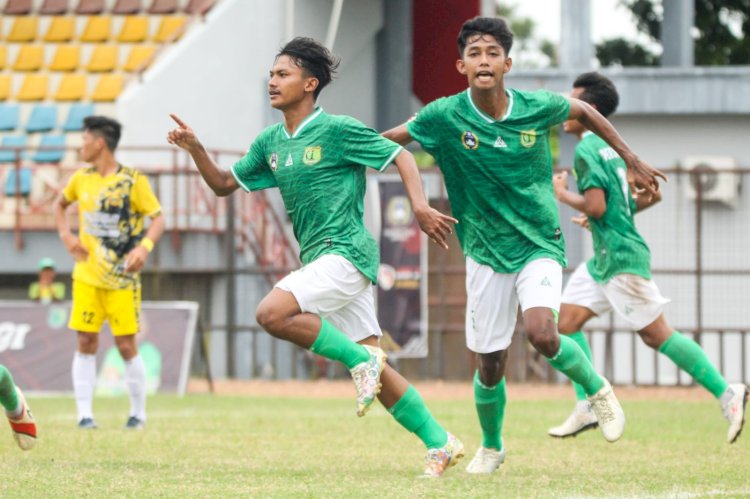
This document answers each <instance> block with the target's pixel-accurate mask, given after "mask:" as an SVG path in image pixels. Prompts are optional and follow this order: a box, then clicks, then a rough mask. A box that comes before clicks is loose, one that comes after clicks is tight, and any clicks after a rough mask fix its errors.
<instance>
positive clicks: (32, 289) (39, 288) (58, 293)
mask: <svg viewBox="0 0 750 499" xmlns="http://www.w3.org/2000/svg"><path fill="white" fill-rule="evenodd" d="M37 269H38V270H39V274H38V277H37V280H36V281H35V282H32V283H31V284H30V285H29V299H30V300H34V301H38V302H39V303H42V304H44V305H47V304H49V303H52V302H55V301H63V300H64V299H65V284H63V283H61V282H55V269H56V265H55V261H54V260H53V259H52V258H42V259H41V260H39V263H38V264H37Z"/></svg>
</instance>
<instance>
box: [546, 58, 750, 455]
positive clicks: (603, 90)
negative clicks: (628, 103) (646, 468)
mask: <svg viewBox="0 0 750 499" xmlns="http://www.w3.org/2000/svg"><path fill="white" fill-rule="evenodd" d="M570 96H571V97H572V98H574V99H580V100H582V101H584V102H587V103H589V104H590V105H591V106H592V107H594V108H596V109H597V110H598V111H599V112H600V113H601V114H602V115H603V116H609V115H610V114H612V113H613V112H614V111H615V109H616V108H617V105H618V102H619V96H618V94H617V89H616V88H615V86H614V84H613V83H612V82H611V81H610V80H609V79H608V78H606V77H605V76H603V75H601V74H599V73H596V72H591V73H584V74H582V75H580V76H579V77H578V78H577V79H576V80H575V82H574V83H573V90H572V92H571V93H570ZM563 129H564V130H565V132H567V133H569V134H572V135H575V136H576V137H578V139H579V140H580V142H579V143H578V145H577V146H576V150H575V160H574V166H573V175H574V176H575V178H576V182H577V184H578V191H579V193H580V194H579V193H574V192H571V191H569V190H568V177H567V173H561V174H558V175H555V177H554V189H555V195H556V197H557V198H558V199H559V200H560V201H561V202H563V203H565V204H567V205H569V206H572V207H573V208H575V209H577V210H579V211H581V212H583V213H585V214H586V215H587V218H588V223H589V228H590V230H591V235H592V237H593V241H594V256H593V257H592V258H591V259H590V260H589V261H588V262H584V263H581V264H580V265H579V266H578V268H577V269H576V270H575V272H574V273H573V275H572V276H571V277H570V280H569V281H568V284H567V285H566V286H565V290H564V291H563V296H562V306H561V308H560V319H559V322H558V328H559V331H560V333H562V334H565V335H567V337H568V338H571V339H572V340H574V341H575V342H576V343H577V344H578V345H579V346H580V347H581V348H582V349H583V351H584V352H585V353H586V355H587V356H588V357H589V358H590V357H591V349H590V348H589V345H588V342H587V341H586V336H585V335H584V333H583V332H582V331H581V329H582V328H583V325H584V324H586V322H587V321H588V320H589V319H591V318H592V317H594V316H597V315H601V314H603V313H606V312H609V311H610V310H612V309H614V310H615V311H616V312H617V314H618V315H620V316H621V317H622V318H623V319H624V320H625V321H626V322H627V323H628V324H630V325H631V326H632V327H633V329H634V330H636V331H638V334H639V335H640V336H641V339H642V340H643V341H644V343H646V345H648V346H650V347H651V348H653V349H654V350H657V351H659V352H661V353H663V354H664V355H666V356H667V357H669V358H670V359H671V360H672V362H674V363H675V364H677V366H678V367H679V368H680V369H682V370H684V371H685V372H687V373H688V374H690V375H691V376H692V377H693V379H695V381H696V382H698V383H699V384H700V385H701V386H703V387H704V388H705V389H706V390H708V391H709V392H711V394H713V396H714V397H716V398H717V399H718V400H719V403H720V404H721V409H722V411H723V412H724V416H725V417H726V418H727V420H728V421H729V432H728V433H727V440H728V441H729V442H730V443H732V442H734V441H735V440H737V437H738V436H739V434H740V431H741V430H742V425H743V422H744V414H745V404H746V403H747V398H748V392H747V387H746V386H745V385H743V384H741V383H737V384H731V385H730V384H729V383H727V381H726V380H725V379H724V377H723V376H722V375H721V374H720V373H719V371H718V370H717V369H716V366H714V365H713V364H712V363H711V361H710V360H709V359H708V357H707V356H706V353H705V352H704V351H703V349H702V348H701V347H700V345H698V344H697V343H695V342H694V341H693V340H691V339H689V338H687V337H686V336H684V335H683V334H681V333H680V332H679V331H675V330H674V329H673V328H672V327H671V326H670V325H669V324H668V323H667V320H666V319H665V318H664V314H663V313H662V311H663V310H664V307H665V305H666V304H667V303H669V300H668V299H666V298H664V297H663V296H662V295H661V293H660V292H659V289H658V288H657V287H656V284H655V283H654V281H652V280H651V253H650V251H649V249H648V246H647V245H646V242H645V241H644V240H643V238H642V237H641V235H640V234H639V233H638V230H637V229H636V228H635V221H634V220H633V216H634V215H635V213H636V212H640V211H642V210H644V209H646V208H648V207H649V206H651V205H653V204H654V203H657V202H659V201H660V200H661V195H660V194H659V193H650V192H645V191H641V190H636V191H635V192H633V191H631V189H630V186H629V184H628V181H627V176H626V171H625V164H624V162H623V160H622V159H620V157H619V156H618V155H617V153H616V152H615V151H614V150H613V149H612V148H611V147H609V146H608V145H607V144H606V143H605V142H604V141H603V140H602V139H600V138H599V137H597V136H596V135H594V134H592V133H591V132H590V131H589V130H588V129H587V128H586V126H585V125H583V124H582V123H580V122H579V121H576V120H569V121H566V122H565V123H564V124H563ZM573 386H574V388H575V392H576V397H577V399H578V403H577V404H576V408H575V410H574V411H573V413H572V414H571V415H570V417H568V419H567V420H566V421H565V422H564V423H563V424H562V425H560V426H557V427H554V428H550V430H549V434H550V435H551V436H553V437H570V436H574V435H576V434H578V433H580V432H582V431H585V430H587V429H589V428H593V427H595V426H596V425H597V418H596V415H595V414H593V413H592V412H591V409H590V406H589V402H588V401H587V400H586V397H585V393H584V391H583V389H582V387H581V386H580V385H578V384H577V383H574V384H573Z"/></svg>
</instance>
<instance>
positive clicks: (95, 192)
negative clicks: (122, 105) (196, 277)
mask: <svg viewBox="0 0 750 499" xmlns="http://www.w3.org/2000/svg"><path fill="white" fill-rule="evenodd" d="M83 126H84V131H83V144H82V146H81V159H82V160H83V161H85V162H87V163H90V164H91V166H89V167H86V168H81V169H79V170H78V171H76V172H75V173H74V174H73V176H72V177H71V178H70V180H69V181H68V183H67V185H66V186H65V189H63V191H62V193H61V194H60V196H59V197H58V199H57V201H56V203H55V218H56V220H57V227H58V232H59V235H60V239H62V242H63V244H64V245H65V248H66V249H67V250H68V252H69V253H70V254H71V255H72V256H73V258H74V259H75V260H76V264H75V268H74V269H73V307H72V310H71V313H70V321H69V324H68V327H70V329H72V330H74V331H77V334H78V349H77V351H76V353H75V355H74V357H73V389H74V391H75V396H76V406H77V408H78V427H79V428H82V429H94V428H96V422H95V421H94V415H93V410H92V405H93V397H94V388H95V385H96V351H97V349H98V347H99V331H100V329H101V327H102V324H103V323H104V321H105V320H107V321H108V322H109V327H110V329H111V330H112V334H113V335H114V339H115V345H117V349H118V350H119V352H120V355H122V358H123V360H124V361H125V382H126V384H127V387H128V392H129V396H130V417H129V418H128V420H127V423H126V425H125V427H126V428H130V429H142V428H143V427H144V425H145V423H146V389H145V383H146V373H145V369H144V366H143V360H142V359H141V357H140V355H138V345H137V343H136V340H135V335H136V333H138V330H139V328H140V325H139V316H140V309H141V282H140V276H139V272H140V270H141V269H142V268H143V266H144V264H145V263H146V259H147V258H148V254H149V253H150V252H151V250H153V248H154V245H155V244H156V242H157V241H158V240H159V238H160V237H161V235H162V233H163V232H164V217H163V215H162V213H161V206H160V204H159V201H158V199H156V196H154V193H153V192H152V190H151V186H150V185H149V183H148V179H147V178H146V176H145V175H143V174H142V173H140V172H138V171H137V170H135V169H133V168H128V167H126V166H123V165H121V164H119V163H118V162H117V160H116V159H115V157H114V152H115V149H116V148H117V143H118V141H119V140H120V133H121V125H120V123H118V122H117V121H115V120H113V119H111V118H107V117H104V116H89V117H87V118H86V119H84V122H83ZM75 202H77V203H78V212H79V227H80V230H79V234H78V236H75V235H74V234H73V233H72V232H71V230H70V225H69V224H68V220H67V217H66V216H65V211H66V209H67V208H68V206H70V205H71V204H72V203H75ZM146 217H148V218H150V219H151V222H150V224H149V227H148V230H146V229H145V228H144V219H145V218H146Z"/></svg>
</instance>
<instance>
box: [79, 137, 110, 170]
mask: <svg viewBox="0 0 750 499" xmlns="http://www.w3.org/2000/svg"><path fill="white" fill-rule="evenodd" d="M81 139H82V142H81V160H82V161H85V162H86V163H91V162H93V161H95V160H96V158H98V157H99V155H100V154H101V153H102V149H103V148H105V147H107V146H106V144H105V143H104V139H102V138H101V137H99V136H97V135H95V134H93V133H91V132H89V131H88V130H86V131H84V132H83V134H82V135H81Z"/></svg>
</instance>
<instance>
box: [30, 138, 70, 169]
mask: <svg viewBox="0 0 750 499" xmlns="http://www.w3.org/2000/svg"><path fill="white" fill-rule="evenodd" d="M39 147H40V149H39V150H37V151H36V153H34V157H32V158H31V160H32V161H33V162H34V163H59V162H60V161H62V159H63V154H64V153H65V135H45V136H43V137H42V140H41V141H40V142H39ZM47 147H59V149H43V148H47Z"/></svg>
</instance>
